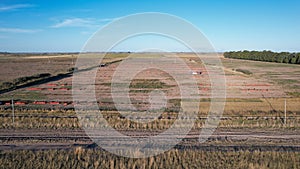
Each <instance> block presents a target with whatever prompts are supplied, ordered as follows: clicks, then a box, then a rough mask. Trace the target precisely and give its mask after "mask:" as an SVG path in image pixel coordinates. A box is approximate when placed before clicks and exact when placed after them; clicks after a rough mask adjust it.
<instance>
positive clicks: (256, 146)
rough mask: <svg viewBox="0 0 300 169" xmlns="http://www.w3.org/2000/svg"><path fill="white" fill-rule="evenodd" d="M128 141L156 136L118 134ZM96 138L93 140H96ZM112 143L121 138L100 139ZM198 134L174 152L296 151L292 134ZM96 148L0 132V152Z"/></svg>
mask: <svg viewBox="0 0 300 169" xmlns="http://www.w3.org/2000/svg"><path fill="white" fill-rule="evenodd" d="M121 132H122V133H123V134H125V135H127V136H131V137H139V138H143V137H149V136H152V135H157V134H159V132H145V131H140V132H138V131H121ZM97 137H98V136H95V138H97ZM99 137H101V138H102V139H103V138H104V139H107V140H108V141H109V140H113V139H118V140H120V139H122V138H121V137H103V136H99ZM198 137H199V131H191V132H190V133H189V134H188V135H187V136H182V138H184V139H183V140H182V142H181V143H179V144H178V145H176V146H175V148H176V149H190V148H192V149H199V150H207V151H219V150H220V151H240V150H249V151H254V150H260V151H300V135H299V134H298V132H297V131H295V130H274V129H268V130H264V129H218V130H217V131H216V132H215V133H214V134H213V135H212V136H211V137H210V138H209V139H208V141H207V142H206V143H204V144H200V143H199V142H198ZM78 146H82V147H86V148H95V147H97V146H96V145H95V144H93V141H92V140H91V139H90V138H89V137H88V136H87V135H86V134H85V132H84V131H83V130H71V129H69V130H37V129H31V130H29V129H25V130H13V129H8V130H4V129H3V130H1V132H0V150H22V149H29V150H38V149H72V148H75V147H78ZM98 148H100V147H98Z"/></svg>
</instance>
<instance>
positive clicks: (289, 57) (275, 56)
mask: <svg viewBox="0 0 300 169" xmlns="http://www.w3.org/2000/svg"><path fill="white" fill-rule="evenodd" d="M224 57H225V58H233V59H246V60H256V61H265V62H277V63H291V64H300V53H289V52H280V53H277V52H272V51H247V50H244V51H236V52H234V51H231V52H225V53H224Z"/></svg>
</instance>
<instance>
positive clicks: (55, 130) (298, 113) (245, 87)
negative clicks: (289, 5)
mask: <svg viewBox="0 0 300 169" xmlns="http://www.w3.org/2000/svg"><path fill="white" fill-rule="evenodd" d="M97 55H98V54H97V53H89V54H85V57H87V58H93V57H96V56H97ZM176 55H177V56H179V57H180V59H182V60H183V61H184V62H185V63H186V64H187V65H188V66H189V68H190V69H191V70H192V71H193V72H201V74H191V73H190V72H184V71H182V72H180V73H183V74H185V73H186V74H187V75H188V76H190V77H191V78H193V79H194V80H195V81H196V82H197V85H198V90H199V95H200V100H195V99H194V98H184V97H183V98H181V97H180V92H179V88H178V85H177V83H176V81H175V80H174V79H173V78H172V77H171V76H170V75H169V74H168V73H166V72H163V71H160V70H157V69H151V70H144V71H142V72H140V73H138V74H137V75H136V76H135V77H134V80H132V81H131V82H130V85H129V88H130V90H129V96H130V99H131V102H132V104H133V105H134V107H135V109H136V110H135V111H136V112H145V111H146V110H148V109H149V107H150V106H151V105H150V103H149V101H148V98H149V95H150V94H151V92H152V91H153V90H156V89H159V90H160V91H163V92H164V93H165V97H166V98H167V103H166V108H165V109H163V112H162V113H161V115H160V116H158V118H157V119H155V120H154V121H152V122H148V123H137V122H133V121H131V120H129V119H126V118H124V117H123V116H122V115H121V114H120V113H119V112H118V110H120V109H117V108H116V106H115V104H114V100H113V98H112V91H111V86H112V85H116V86H120V87H122V86H124V82H122V81H113V80H112V78H113V76H114V72H115V71H116V70H117V69H118V66H119V65H120V64H122V61H125V60H126V57H128V56H133V57H136V58H142V59H145V60H147V61H148V60H149V59H156V58H160V57H166V58H167V59H166V60H170V62H171V63H167V62H166V63H163V64H165V65H166V66H172V64H174V63H172V56H171V54H168V53H137V54H130V53H109V54H108V55H107V56H106V57H105V58H104V59H103V61H102V62H101V63H97V64H96V65H99V66H96V67H93V68H91V69H97V75H96V80H95V94H96V100H97V104H98V106H99V108H100V110H102V113H103V118H104V119H105V120H106V121H107V122H108V123H109V124H110V125H111V126H112V127H113V128H114V129H115V130H117V131H119V132H120V133H122V134H124V135H127V136H132V137H141V138H146V137H149V136H155V135H157V134H159V133H161V132H163V131H165V130H167V129H168V128H169V127H170V126H171V125H172V124H174V121H175V120H176V118H177V114H178V112H179V111H180V106H181V101H186V100H188V99H190V100H188V101H189V102H193V103H194V102H196V103H197V104H199V111H198V112H197V117H198V118H197V119H196V121H195V124H194V126H193V127H192V129H191V131H190V132H189V134H188V135H187V136H185V135H183V136H182V138H184V139H183V140H182V141H181V142H180V143H179V144H178V145H176V146H175V147H174V148H173V149H171V150H169V151H167V152H165V153H163V154H160V155H158V156H155V157H149V158H145V159H130V158H125V157H118V156H116V155H113V154H111V153H109V152H107V151H105V150H103V149H102V148H100V147H99V146H96V145H95V144H94V143H93V141H92V140H91V139H90V138H89V137H88V136H87V134H86V133H85V132H84V130H83V128H84V127H88V126H82V125H85V124H81V123H79V120H78V118H77V115H76V112H75V111H74V104H75V103H74V102H73V98H72V89H73V87H72V77H73V76H72V74H71V73H72V71H73V70H75V69H76V67H75V63H76V58H77V57H78V54H76V53H75V54H45V55H34V54H32V55H30V54H28V55H13V54H6V55H5V56H4V55H3V56H1V57H0V62H1V72H0V84H1V86H2V89H1V90H0V109H1V110H0V166H9V168H21V161H26V164H25V165H22V166H23V168H28V167H32V166H33V165H34V166H39V167H41V168H46V167H47V166H46V163H45V162H44V161H43V160H45V159H46V161H49V162H50V164H49V163H47V165H48V167H50V168H58V167H68V166H76V167H77V168H81V167H84V168H89V167H90V168H93V167H95V168H97V167H100V168H135V167H138V166H144V167H142V168H148V167H149V168H151V167H152V168H166V167H168V166H170V165H176V166H178V168H199V167H206V168H216V167H224V168H230V167H231V168H297V167H298V166H299V165H300V161H299V159H300V154H299V152H300V104H299V102H300V88H299V85H300V65H288V64H280V63H266V62H257V61H246V60H236V59H227V58H223V57H222V54H220V59H221V61H222V64H223V66H224V67H223V69H224V72H225V79H226V89H227V90H226V101H225V107H224V112H223V115H222V117H221V119H220V123H219V126H218V128H217V129H216V131H215V132H214V134H213V135H212V136H211V137H209V139H208V141H207V142H205V143H203V144H200V143H199V142H198V138H199V133H200V131H201V129H202V127H203V125H204V124H205V120H206V118H207V115H208V112H209V107H210V105H211V103H210V101H211V98H210V92H211V85H210V78H219V77H220V76H219V75H218V74H208V72H207V71H206V68H205V65H203V64H202V62H201V60H200V59H199V58H198V57H197V56H195V54H191V53H176ZM199 55H201V57H203V58H206V59H209V58H210V57H211V55H210V54H199ZM134 66H135V65H134V64H133V65H131V66H129V67H128V69H130V67H134ZM91 69H87V70H84V71H79V72H78V73H79V74H81V75H83V77H85V78H87V79H88V78H91V77H92V75H91ZM174 69H176V68H174ZM178 69H180V68H178ZM79 70H80V69H79ZM41 73H48V74H50V75H49V76H47V77H45V78H42V79H33V80H31V81H25V82H24V83H22V84H17V86H16V87H15V88H7V90H6V88H5V87H6V86H5V85H3V84H7V83H14V82H16V79H19V78H22V77H32V76H33V75H36V74H41ZM113 83H114V84H113ZM184 85H186V86H187V87H189V85H190V84H189V83H185V84H184ZM118 92H121V91H117V92H116V96H118V97H120V98H121V97H123V96H122V95H118ZM12 98H13V100H14V105H13V106H14V115H13V114H12V111H13V110H12V102H11V100H12ZM285 103H286V105H285ZM86 104H87V105H88V104H89V103H88V102H87V103H86ZM122 106H124V107H126V105H125V104H124V105H121V108H123V107H122ZM285 110H286V118H285ZM120 111H124V112H126V111H129V110H127V109H125V108H124V109H121V110H120ZM91 121H92V122H93V120H91ZM92 124H93V125H94V127H95V128H97V127H101V125H102V123H101V122H98V123H97V122H96V123H94V122H93V123H92ZM182 127H184V126H182ZM107 139H108V140H109V139H112V138H107ZM118 139H122V138H118ZM133 153H136V152H133ZM33 159H36V161H35V162H36V163H35V164H33ZM170 159H172V160H173V163H172V164H169V163H168V162H170ZM187 159H189V160H187ZM14 161H17V162H14ZM216 161H218V163H216Z"/></svg>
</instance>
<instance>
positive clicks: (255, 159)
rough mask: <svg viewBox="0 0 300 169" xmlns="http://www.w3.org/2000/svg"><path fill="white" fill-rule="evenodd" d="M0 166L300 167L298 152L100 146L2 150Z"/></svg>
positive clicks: (120, 167) (124, 168) (117, 168)
mask: <svg viewBox="0 0 300 169" xmlns="http://www.w3.org/2000/svg"><path fill="white" fill-rule="evenodd" d="M0 156H1V158H0V168H110V169H113V168H116V169H126V168H261V169H264V168H289V169H293V168H294V169H296V168H297V167H299V159H300V153H299V152H261V151H254V152H249V151H238V152H220V151H212V152H209V151H197V150H188V151H180V150H170V151H168V152H165V153H163V154H160V155H158V156H155V157H149V158H141V159H133V158H125V157H119V156H116V155H113V154H111V153H108V152H106V151H103V150H99V149H83V148H76V149H74V150H44V151H30V150H21V151H2V152H1V153H0Z"/></svg>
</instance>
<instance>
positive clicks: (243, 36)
mask: <svg viewBox="0 0 300 169" xmlns="http://www.w3.org/2000/svg"><path fill="white" fill-rule="evenodd" d="M299 7H300V1H299V0H294V1H291V0H290V1H289V0H272V1H271V0H249V1H242V0H226V1H225V0H224V1H221V0H219V1H216V0H194V1H191V0H190V1H184V0H180V1H179V0H148V1H146V0H135V1H134V0H119V1H116V0H110V1H109V0H73V1H71V0H69V1H67V0H65V1H63V0H40V1H38V0H1V1H0V18H1V19H0V51H2V52H5V51H7V52H78V51H80V50H81V48H82V47H83V45H84V44H85V42H86V41H87V40H88V38H89V37H90V36H91V35H92V34H93V33H94V32H95V31H97V30H98V29H100V28H101V27H102V26H104V25H105V24H108V23H109V22H111V21H112V20H113V19H115V18H119V17H122V16H125V15H129V14H134V13H142V12H163V13H169V14H172V15H176V16H178V17H181V18H183V19H186V20H187V21H189V22H191V23H192V24H194V25H195V26H196V27H198V28H199V29H200V30H201V31H202V32H203V33H204V35H205V36H206V37H207V38H208V39H209V40H210V41H211V43H212V44H213V45H214V47H215V48H216V50H217V51H227V50H244V49H246V50H274V51H300V19H299V18H300V17H299V16H300V10H299ZM135 43H136V44H135ZM138 44H140V43H137V40H136V41H132V42H131V46H130V45H129V46H127V47H126V48H124V49H122V48H120V49H119V50H124V51H128V50H137V49H136V48H135V45H138ZM160 45H163V43H161V44H160ZM170 50H172V49H170Z"/></svg>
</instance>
